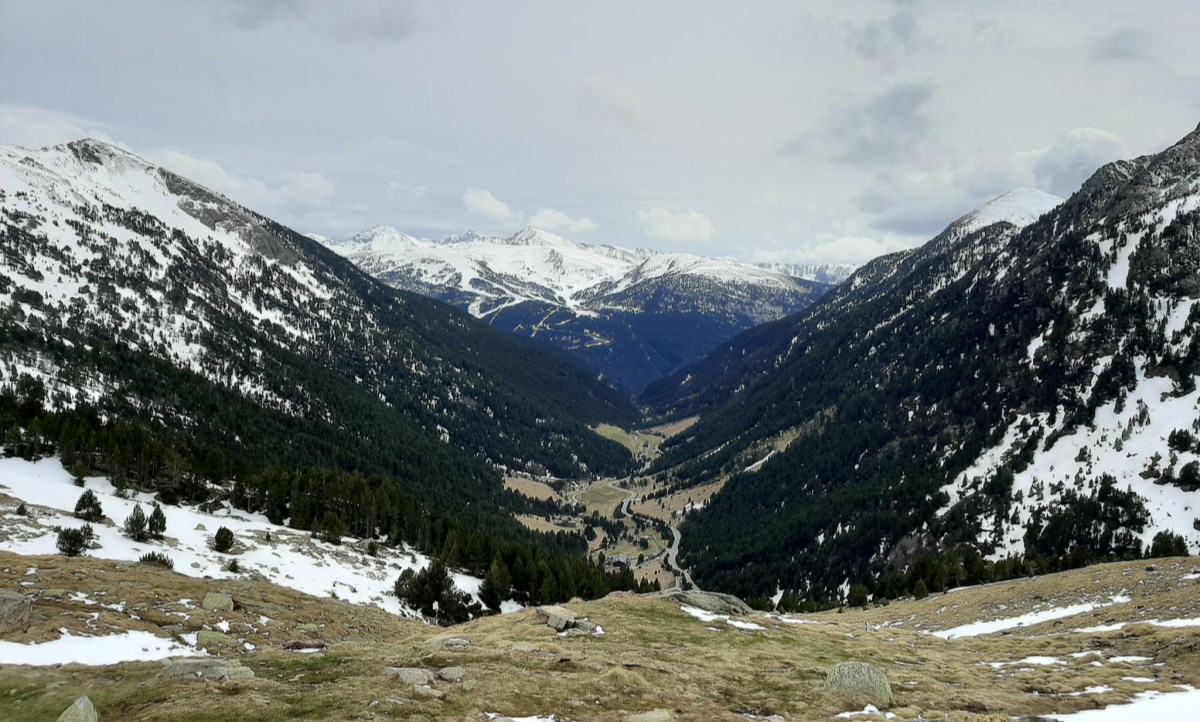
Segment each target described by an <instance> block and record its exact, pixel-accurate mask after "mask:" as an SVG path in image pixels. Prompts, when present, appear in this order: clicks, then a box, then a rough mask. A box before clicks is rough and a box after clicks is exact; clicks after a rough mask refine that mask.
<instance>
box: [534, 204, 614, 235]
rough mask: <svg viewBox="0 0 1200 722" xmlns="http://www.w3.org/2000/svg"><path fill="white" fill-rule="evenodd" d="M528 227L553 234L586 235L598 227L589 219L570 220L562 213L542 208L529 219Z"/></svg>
mask: <svg viewBox="0 0 1200 722" xmlns="http://www.w3.org/2000/svg"><path fill="white" fill-rule="evenodd" d="M529 225H531V226H533V227H534V228H541V229H542V230H544V231H553V232H555V233H587V232H589V231H594V230H596V229H597V228H599V226H597V225H596V222H595V221H593V220H592V219H591V218H571V217H570V216H568V215H567V214H566V213H563V212H562V211H557V210H554V209H553V208H542V209H541V210H539V211H538V212H537V213H534V214H533V217H532V218H530V219H529Z"/></svg>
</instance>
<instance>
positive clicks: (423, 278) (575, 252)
mask: <svg viewBox="0 0 1200 722" xmlns="http://www.w3.org/2000/svg"><path fill="white" fill-rule="evenodd" d="M325 242H327V243H328V244H329V247H330V248H332V249H333V250H335V251H337V252H338V253H341V254H343V255H344V256H346V257H347V258H349V259H350V260H352V261H354V262H355V263H356V264H358V265H359V266H360V267H361V268H362V269H363V270H364V271H366V272H368V273H370V274H371V275H373V276H375V277H376V278H378V279H380V280H382V281H384V282H385V283H387V284H389V285H392V286H394V287H396V288H402V289H405V290H407V291H413V292H415V293H421V294H424V295H426V296H429V297H431V298H437V299H439V300H442V301H446V302H448V303H452V304H454V305H456V306H458V307H460V308H463V309H466V310H467V311H468V312H470V313H471V315H473V316H475V317H477V318H480V319H483V320H485V321H487V322H488V323H489V324H491V325H492V326H494V327H496V328H499V329H503V330H505V331H509V332H512V333H515V334H518V335H520V336H528V337H530V338H533V339H536V340H538V341H540V342H542V343H544V344H548V345H550V346H552V347H556V348H560V349H564V350H566V351H568V352H570V353H572V354H574V355H575V356H576V357H577V358H579V359H581V360H583V361H584V362H586V363H587V364H589V365H590V366H591V367H593V368H595V369H596V370H597V371H599V372H600V373H601V374H602V375H603V376H604V378H605V379H606V380H608V381H611V382H613V383H616V384H618V385H619V386H621V387H623V388H625V389H628V390H630V391H632V392H636V391H640V390H641V389H642V388H643V387H645V386H646V384H648V383H650V382H652V381H654V380H656V379H659V378H661V377H662V376H664V375H666V374H667V373H670V372H671V371H674V370H676V369H678V368H680V367H682V366H685V365H687V364H690V363H692V362H695V361H698V360H700V359H701V358H703V357H704V356H705V355H706V354H707V353H708V352H709V351H711V350H712V349H713V348H715V347H716V346H717V345H718V344H720V343H721V342H723V341H727V340H729V339H730V338H732V337H733V336H735V335H736V334H738V333H739V332H741V331H744V330H746V329H748V328H751V327H753V326H756V325H758V324H761V323H765V322H767V321H774V320H776V319H778V318H781V317H783V316H787V315H790V314H792V313H795V312H797V311H799V310H801V309H803V308H805V307H806V306H808V305H809V304H811V303H812V302H813V301H815V300H816V299H817V298H819V297H820V296H821V295H822V294H823V293H824V292H825V290H826V289H827V288H828V285H829V284H830V283H836V282H837V281H838V280H841V278H844V276H845V273H846V272H847V269H846V267H844V266H812V267H799V266H797V267H786V268H784V267H781V268H765V267H760V266H752V265H747V264H743V263H738V262H736V261H731V260H724V259H713V258H703V257H701V256H695V255H691V254H686V253H662V252H656V251H647V250H627V249H624V248H614V247H612V246H591V245H585V244H582V243H576V242H574V241H571V240H568V239H566V238H563V237H562V236H559V235H556V234H554V233H550V232H547V231H542V230H538V229H534V228H526V229H524V230H522V231H520V232H518V233H516V234H515V235H513V236H511V237H509V238H496V237H491V236H483V235H479V234H477V233H473V232H471V233H466V234H464V235H460V236H452V237H450V238H447V239H445V240H421V239H417V238H413V237H412V236H408V235H406V234H404V233H402V232H400V231H398V230H396V229H395V228H391V227H389V226H379V227H376V228H372V229H370V230H367V231H363V232H362V233H359V234H358V235H356V236H353V237H351V238H349V239H346V240H344V241H341V242H336V243H335V242H330V241H327V240H326V241H325Z"/></svg>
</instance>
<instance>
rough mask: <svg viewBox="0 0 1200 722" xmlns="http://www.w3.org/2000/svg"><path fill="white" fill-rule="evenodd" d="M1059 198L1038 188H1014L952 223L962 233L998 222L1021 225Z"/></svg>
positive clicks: (1055, 202) (1034, 218) (1045, 209)
mask: <svg viewBox="0 0 1200 722" xmlns="http://www.w3.org/2000/svg"><path fill="white" fill-rule="evenodd" d="M1062 202H1063V199H1062V198H1059V197H1058V196H1056V195H1053V194H1050V193H1046V192H1045V191H1040V190H1038V189H1037V188H1014V189H1013V190H1011V191H1009V192H1007V193H1005V194H1003V195H1000V196H997V197H995V198H993V199H992V200H990V201H988V202H987V203H984V204H983V205H982V206H980V207H978V208H976V209H975V210H973V211H971V212H970V213H968V214H966V215H965V216H963V217H961V218H959V219H958V220H957V221H955V222H954V225H955V226H956V227H958V228H961V229H962V230H963V232H964V233H970V232H972V231H977V230H979V229H980V228H986V227H987V226H990V225H992V224H993V223H1001V222H1004V223H1011V224H1012V225H1014V226H1016V227H1017V228H1024V227H1025V226H1027V225H1029V224H1030V223H1033V222H1034V221H1036V220H1037V219H1038V218H1041V217H1042V216H1043V215H1044V214H1046V213H1047V212H1049V211H1050V210H1053V209H1054V208H1057V207H1058V206H1059V205H1060V204H1061V203H1062Z"/></svg>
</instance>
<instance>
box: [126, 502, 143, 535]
mask: <svg viewBox="0 0 1200 722" xmlns="http://www.w3.org/2000/svg"><path fill="white" fill-rule="evenodd" d="M125 533H126V534H127V535H128V536H129V538H130V539H132V540H134V541H136V542H143V541H146V539H147V538H149V534H148V533H147V532H146V512H144V511H142V505H141V504H137V505H135V506H134V507H133V511H132V512H130V514H129V516H127V517H125Z"/></svg>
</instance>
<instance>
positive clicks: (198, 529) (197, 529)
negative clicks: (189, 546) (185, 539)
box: [195, 524, 208, 531]
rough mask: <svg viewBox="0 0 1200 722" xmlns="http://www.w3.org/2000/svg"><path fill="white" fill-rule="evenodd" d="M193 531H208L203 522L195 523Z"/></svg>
mask: <svg viewBox="0 0 1200 722" xmlns="http://www.w3.org/2000/svg"><path fill="white" fill-rule="evenodd" d="M195 531H208V527H206V526H204V525H203V524H197V525H196V526H195Z"/></svg>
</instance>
